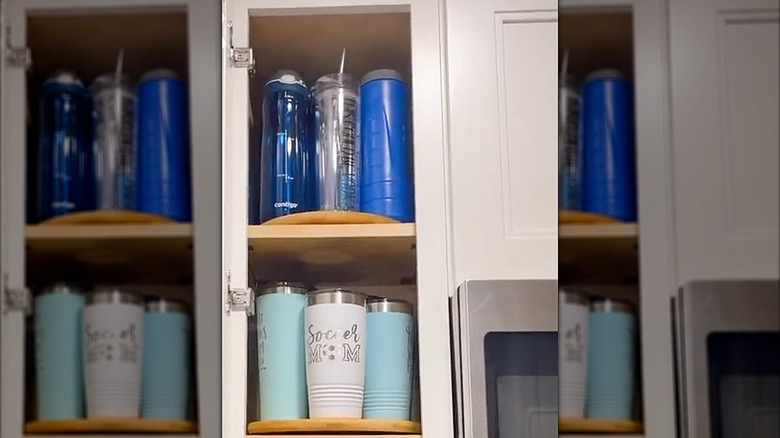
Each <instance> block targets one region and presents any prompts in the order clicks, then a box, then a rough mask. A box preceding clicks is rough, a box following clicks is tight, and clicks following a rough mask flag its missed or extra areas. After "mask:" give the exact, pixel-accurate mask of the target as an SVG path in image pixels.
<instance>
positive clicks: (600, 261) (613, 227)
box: [558, 223, 639, 284]
mask: <svg viewBox="0 0 780 438" xmlns="http://www.w3.org/2000/svg"><path fill="white" fill-rule="evenodd" d="M558 238H559V254H558V266H559V269H560V272H561V279H562V281H564V282H569V283H570V282H576V283H580V284H625V283H632V284H633V283H636V281H637V277H638V275H639V271H638V269H639V264H638V249H639V243H638V241H639V240H638V239H639V233H638V227H637V225H636V224H633V223H614V224H589V225H561V226H560V228H559V234H558Z"/></svg>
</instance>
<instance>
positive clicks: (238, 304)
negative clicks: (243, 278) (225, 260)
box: [225, 272, 255, 316]
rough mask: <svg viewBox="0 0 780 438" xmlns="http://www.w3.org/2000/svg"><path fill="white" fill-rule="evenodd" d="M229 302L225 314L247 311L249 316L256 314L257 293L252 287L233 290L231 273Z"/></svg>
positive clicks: (228, 273) (228, 281)
mask: <svg viewBox="0 0 780 438" xmlns="http://www.w3.org/2000/svg"><path fill="white" fill-rule="evenodd" d="M227 292H228V293H227V301H226V302H225V313H227V314H230V312H237V311H242V310H243V311H245V312H246V314H247V316H252V315H254V314H255V292H254V291H253V290H252V288H251V287H248V288H243V289H241V288H233V287H231V286H230V272H227Z"/></svg>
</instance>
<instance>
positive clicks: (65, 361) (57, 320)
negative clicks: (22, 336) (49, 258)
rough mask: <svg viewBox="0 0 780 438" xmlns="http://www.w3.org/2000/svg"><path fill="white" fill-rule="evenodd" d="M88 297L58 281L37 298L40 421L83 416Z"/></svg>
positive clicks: (36, 329) (36, 335)
mask: <svg viewBox="0 0 780 438" xmlns="http://www.w3.org/2000/svg"><path fill="white" fill-rule="evenodd" d="M85 301H86V300H85V296H84V295H83V294H82V291H81V290H79V289H78V288H76V287H74V286H71V285H68V284H67V283H55V284H54V285H53V286H51V287H48V288H46V289H45V290H43V292H42V293H41V294H40V295H38V296H37V297H36V298H35V358H36V377H37V380H38V385H37V391H38V393H37V398H38V420H55V419H57V420H59V419H72V418H81V417H83V416H84V380H83V368H82V361H81V311H82V309H83V308H84V303H85Z"/></svg>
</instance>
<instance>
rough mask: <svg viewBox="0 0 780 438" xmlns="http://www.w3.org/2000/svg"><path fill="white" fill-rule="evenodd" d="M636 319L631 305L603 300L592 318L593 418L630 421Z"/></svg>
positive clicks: (590, 405)
mask: <svg viewBox="0 0 780 438" xmlns="http://www.w3.org/2000/svg"><path fill="white" fill-rule="evenodd" d="M636 331H637V328H636V317H635V316H634V314H633V310H632V308H631V306H630V305H629V304H627V303H624V302H621V301H616V300H611V299H599V300H596V301H593V302H592V303H591V310H590V315H589V317H588V356H587V357H588V366H587V373H588V380H587V401H586V411H587V414H586V415H587V416H588V417H589V418H603V419H622V420H630V419H631V417H632V414H633V412H634V401H635V399H634V389H635V387H636V382H635V377H636V354H637V350H636V340H637V333H636Z"/></svg>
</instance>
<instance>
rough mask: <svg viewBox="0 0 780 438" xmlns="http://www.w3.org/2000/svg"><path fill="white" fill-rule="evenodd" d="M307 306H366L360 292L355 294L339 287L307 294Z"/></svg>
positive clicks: (363, 296)
mask: <svg viewBox="0 0 780 438" xmlns="http://www.w3.org/2000/svg"><path fill="white" fill-rule="evenodd" d="M307 301H308V305H309V306H313V305H316V304H356V305H358V306H362V307H365V306H366V296H365V295H364V294H363V293H361V292H355V291H351V290H347V289H342V288H340V287H338V288H333V289H319V290H315V291H310V292H309V293H308V294H307Z"/></svg>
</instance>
